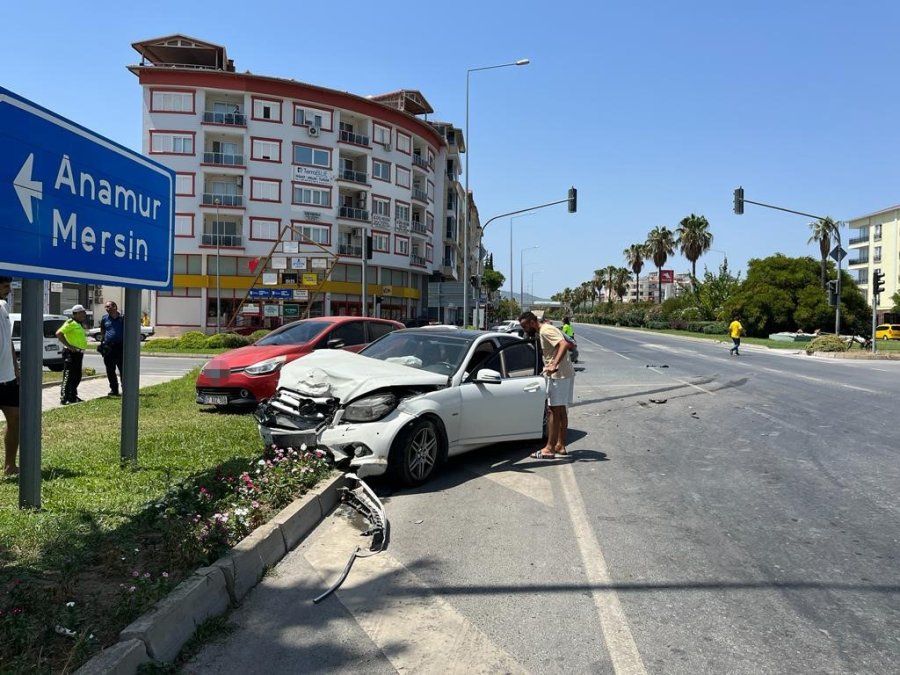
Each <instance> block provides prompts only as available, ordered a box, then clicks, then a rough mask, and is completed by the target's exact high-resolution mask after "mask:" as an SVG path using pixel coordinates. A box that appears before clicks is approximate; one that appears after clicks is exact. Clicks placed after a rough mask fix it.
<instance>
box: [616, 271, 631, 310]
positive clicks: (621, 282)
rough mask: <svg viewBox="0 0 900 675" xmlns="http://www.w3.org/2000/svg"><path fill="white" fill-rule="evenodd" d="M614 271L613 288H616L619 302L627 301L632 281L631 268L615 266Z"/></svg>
mask: <svg viewBox="0 0 900 675" xmlns="http://www.w3.org/2000/svg"><path fill="white" fill-rule="evenodd" d="M613 269H614V270H615V271H614V273H613V288H615V289H616V295H617V296H618V297H619V302H625V294H626V293H627V292H628V282H629V281H631V270H629V269H628V268H627V267H615V268H613Z"/></svg>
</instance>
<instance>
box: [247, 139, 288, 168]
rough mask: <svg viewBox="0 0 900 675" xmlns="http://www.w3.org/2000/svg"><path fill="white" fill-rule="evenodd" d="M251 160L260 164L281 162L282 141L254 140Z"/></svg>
mask: <svg viewBox="0 0 900 675" xmlns="http://www.w3.org/2000/svg"><path fill="white" fill-rule="evenodd" d="M250 152H251V154H250V158H251V159H255V160H257V161H260V162H280V161H281V141H277V140H274V139H268V138H254V139H253V141H252V142H251V151H250Z"/></svg>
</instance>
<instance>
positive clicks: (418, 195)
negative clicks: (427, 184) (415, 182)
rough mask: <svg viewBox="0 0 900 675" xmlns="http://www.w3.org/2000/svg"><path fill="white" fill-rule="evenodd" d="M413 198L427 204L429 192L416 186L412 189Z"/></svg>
mask: <svg viewBox="0 0 900 675" xmlns="http://www.w3.org/2000/svg"><path fill="white" fill-rule="evenodd" d="M412 198H413V199H415V200H416V201H420V202H423V203H425V204H427V203H428V193H427V192H425V190H420V189H419V188H415V187H414V188H413V189H412Z"/></svg>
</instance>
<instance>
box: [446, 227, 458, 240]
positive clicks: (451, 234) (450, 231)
mask: <svg viewBox="0 0 900 675" xmlns="http://www.w3.org/2000/svg"><path fill="white" fill-rule="evenodd" d="M444 239H449V240H450V241H456V228H455V227H448V228H447V229H446V230H445V231H444Z"/></svg>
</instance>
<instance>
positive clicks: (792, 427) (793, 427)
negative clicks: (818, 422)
mask: <svg viewBox="0 0 900 675" xmlns="http://www.w3.org/2000/svg"><path fill="white" fill-rule="evenodd" d="M746 410H747V411H748V412H751V413H753V414H754V415H759V416H760V417H764V418H765V419H767V420H769V421H770V422H772V423H774V424H777V425H779V426H782V427H785V428H788V429H790V430H791V431H796V432H799V433H801V434H805V435H806V436H813V437H815V438H818V437H819V436H820V434H817V433H813V432H812V431H807V430H806V429H804V428H803V427H800V426H797V425H795V424H788V423H787V422H785V421H784V420H780V419H778V418H777V417H775V416H774V415H770V414H769V413H765V412H763V411H762V410H756V409H755V408H751V407H747V408H746Z"/></svg>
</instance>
